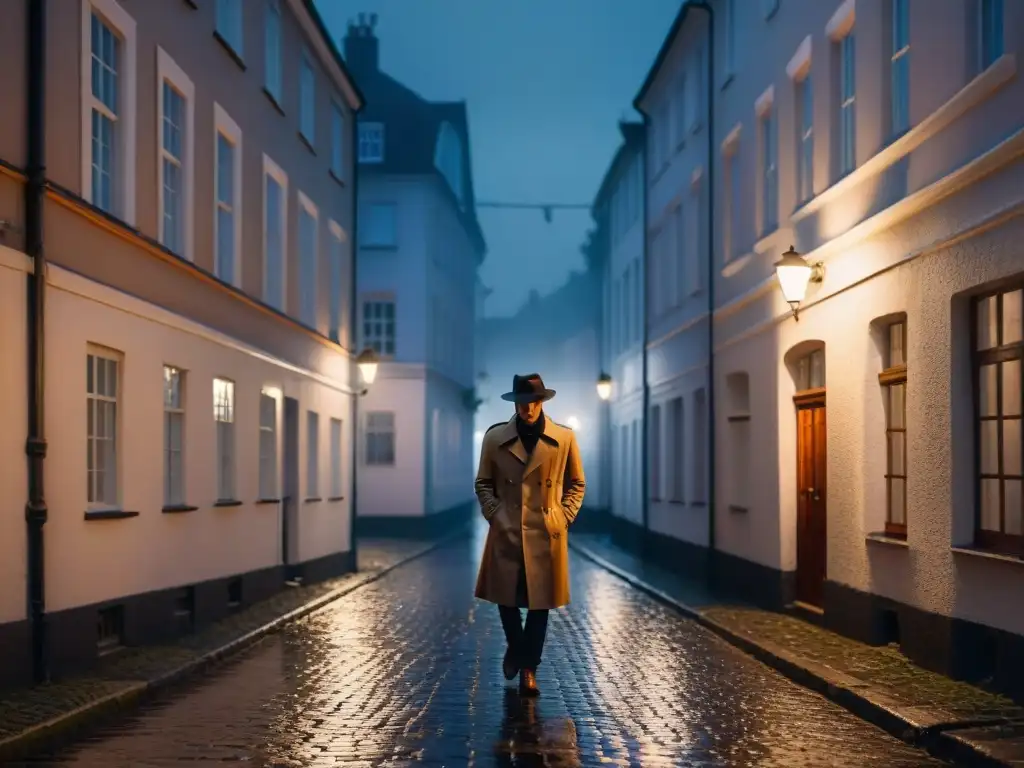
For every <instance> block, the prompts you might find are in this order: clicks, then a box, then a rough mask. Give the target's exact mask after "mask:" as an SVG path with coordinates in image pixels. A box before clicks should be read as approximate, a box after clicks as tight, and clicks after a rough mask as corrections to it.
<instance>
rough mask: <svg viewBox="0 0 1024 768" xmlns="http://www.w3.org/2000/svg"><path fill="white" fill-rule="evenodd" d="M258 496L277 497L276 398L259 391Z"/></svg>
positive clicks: (262, 497)
mask: <svg viewBox="0 0 1024 768" xmlns="http://www.w3.org/2000/svg"><path fill="white" fill-rule="evenodd" d="M260 498H261V499H267V500H269V499H276V498H277V398H276V397H274V396H273V395H271V394H268V393H267V392H260Z"/></svg>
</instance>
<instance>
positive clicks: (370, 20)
mask: <svg viewBox="0 0 1024 768" xmlns="http://www.w3.org/2000/svg"><path fill="white" fill-rule="evenodd" d="M376 26H377V14H376V13H371V14H369V15H367V14H365V13H360V14H359V17H358V19H357V20H356V21H349V23H348V34H346V35H345V63H346V64H348V65H349V67H350V68H351V69H352V71H353V72H355V73H356V74H357V75H358V74H359V73H369V72H376V71H377V68H378V67H379V65H380V42H379V41H378V40H377V35H375V34H374V31H373V30H374V28H375V27H376Z"/></svg>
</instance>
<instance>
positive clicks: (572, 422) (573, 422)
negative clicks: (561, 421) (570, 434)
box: [565, 416, 580, 431]
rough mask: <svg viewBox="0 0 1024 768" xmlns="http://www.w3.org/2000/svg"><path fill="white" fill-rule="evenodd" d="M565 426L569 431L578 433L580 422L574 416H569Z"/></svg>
mask: <svg viewBox="0 0 1024 768" xmlns="http://www.w3.org/2000/svg"><path fill="white" fill-rule="evenodd" d="M565 425H566V426H567V427H569V429H572V430H576V431H578V430H579V428H580V420H579V419H578V418H576V417H575V416H570V417H569V418H568V419H566V420H565Z"/></svg>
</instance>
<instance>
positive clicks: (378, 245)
mask: <svg viewBox="0 0 1024 768" xmlns="http://www.w3.org/2000/svg"><path fill="white" fill-rule="evenodd" d="M378 208H386V209H388V210H390V211H391V229H390V232H389V234H390V236H391V237H390V239H376V240H367V239H364V238H366V237H367V234H368V233H371V232H372V233H374V234H376V231H375V230H374V229H373V227H371V226H370V225H369V222H370V221H371V219H370V218H369V217H370V215H371V213H372V211H374V210H375V209H378ZM362 211H363V213H362V216H363V218H362V221H361V222H360V227H359V232H360V237H359V247H360V248H374V249H388V250H390V249H394V248H397V247H398V204H397V203H396V202H394V201H391V200H368V201H366V202H365V204H364V207H363V208H362Z"/></svg>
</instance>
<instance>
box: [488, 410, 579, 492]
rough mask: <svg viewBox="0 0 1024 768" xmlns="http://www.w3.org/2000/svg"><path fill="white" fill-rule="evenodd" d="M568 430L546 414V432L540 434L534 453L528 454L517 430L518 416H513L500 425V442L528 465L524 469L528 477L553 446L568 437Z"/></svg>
mask: <svg viewBox="0 0 1024 768" xmlns="http://www.w3.org/2000/svg"><path fill="white" fill-rule="evenodd" d="M568 431H569V430H568V429H567V428H566V427H563V426H561V425H559V424H556V423H555V422H554V421H552V420H551V417H550V416H547V415H546V414H545V417H544V432H543V434H541V436H540V437H541V439H540V440H538V441H537V447H536V448H534V449H533V453H531V454H529V455H527V453H526V449H525V448H524V447H523V441H522V440H520V439H519V433H518V432H517V431H516V417H515V416H513V417H512V418H511V419H509V420H508V421H507V422H506V423H505V424H503V425H502V426H500V427H498V432H499V434H498V444H499V445H501V446H502V447H504V448H507V449H508V450H509V451H510V452H511V453H512V455H513V456H515V457H516V458H517V459H519V461H520V462H522V463H523V464H525V465H526V469H525V470H523V477H526V476H527V475H528V474H530V473H531V472H533V470H535V469H536V468H537V467H539V466H540V465H541V464H542V463H543V461H544V459H545V458H546V457H547V456H548V452H549V451H551V450H552V448H555V447H557V446H558V445H559V444H561V443H562V442H563V441H564V440H565V439H566V432H568Z"/></svg>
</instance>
